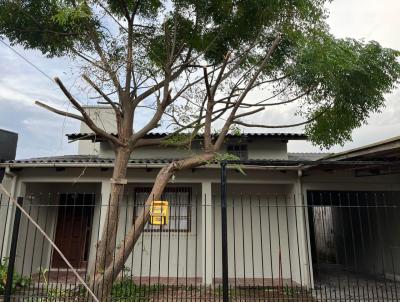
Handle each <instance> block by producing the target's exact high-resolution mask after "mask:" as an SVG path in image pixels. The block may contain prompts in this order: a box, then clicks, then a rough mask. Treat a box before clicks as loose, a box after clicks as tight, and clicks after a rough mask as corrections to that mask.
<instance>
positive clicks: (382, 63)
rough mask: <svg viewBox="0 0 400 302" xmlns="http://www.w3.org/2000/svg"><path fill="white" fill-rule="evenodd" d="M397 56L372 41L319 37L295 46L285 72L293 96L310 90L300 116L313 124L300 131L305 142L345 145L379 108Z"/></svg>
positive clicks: (397, 72) (397, 69)
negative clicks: (302, 131)
mask: <svg viewBox="0 0 400 302" xmlns="http://www.w3.org/2000/svg"><path fill="white" fill-rule="evenodd" d="M398 56H399V52H397V51H394V50H392V49H387V48H383V47H381V46H380V45H379V44H378V43H376V42H369V43H363V42H358V41H356V40H352V39H345V40H344V39H335V38H334V37H332V36H331V35H329V34H327V33H325V32H319V33H318V35H315V36H314V37H308V38H306V39H304V40H303V41H301V43H300V44H299V48H298V49H297V51H296V54H295V56H294V63H293V64H291V65H290V66H289V67H288V68H287V70H286V72H287V73H288V74H289V75H290V76H289V78H290V79H289V81H293V82H294V83H295V85H296V87H297V89H298V90H299V91H310V93H309V95H308V98H307V100H306V101H305V102H304V103H305V104H304V105H305V106H304V107H303V108H302V110H301V111H300V113H302V114H303V115H304V116H305V117H306V118H308V119H313V121H312V122H311V123H310V124H309V125H307V126H306V132H307V134H308V136H309V138H310V139H311V140H312V141H313V142H314V143H315V144H318V145H321V146H324V147H330V146H332V145H334V144H343V143H344V142H345V141H346V140H349V139H350V138H351V131H352V130H353V129H355V128H357V127H360V126H361V125H362V124H363V123H365V122H366V120H367V118H368V117H369V115H370V113H372V112H377V111H379V110H380V108H382V106H383V105H384V94H385V93H388V92H390V91H391V90H392V89H393V87H394V85H395V84H396V82H397V81H398V79H399V77H400V64H399V63H398V61H397V57H398ZM304 108H306V109H304Z"/></svg>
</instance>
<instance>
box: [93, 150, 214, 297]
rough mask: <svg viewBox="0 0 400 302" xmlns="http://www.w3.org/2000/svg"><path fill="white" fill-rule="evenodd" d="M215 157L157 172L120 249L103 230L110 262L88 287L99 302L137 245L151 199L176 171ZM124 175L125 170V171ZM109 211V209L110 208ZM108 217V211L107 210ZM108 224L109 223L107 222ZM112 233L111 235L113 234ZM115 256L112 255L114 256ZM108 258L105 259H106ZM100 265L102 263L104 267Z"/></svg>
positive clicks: (187, 161) (186, 161)
mask: <svg viewBox="0 0 400 302" xmlns="http://www.w3.org/2000/svg"><path fill="white" fill-rule="evenodd" d="M213 157H214V154H212V153H205V154H201V155H197V156H194V157H191V158H188V159H184V160H181V161H177V162H172V163H170V164H168V165H167V166H165V167H164V168H162V169H161V170H160V172H159V173H158V174H157V177H156V179H155V182H154V185H153V188H152V190H151V193H150V195H149V197H148V198H147V200H146V203H145V210H144V211H143V213H142V214H141V215H140V216H139V217H138V218H137V219H136V220H135V223H134V224H133V226H132V227H131V228H130V230H129V231H128V233H127V235H126V236H125V238H124V241H123V242H121V244H119V248H118V249H117V250H115V246H116V244H115V239H116V237H112V238H111V237H107V236H106V237H103V236H104V234H105V232H106V228H105V229H104V230H103V236H102V241H103V238H108V240H107V241H110V240H111V239H113V241H114V242H113V243H111V244H109V245H108V247H110V246H112V247H113V249H112V250H111V248H107V255H108V253H111V254H110V255H111V256H112V258H111V259H112V261H111V262H108V265H106V266H102V267H104V268H105V269H104V270H99V269H96V272H97V273H96V274H95V275H94V277H95V279H94V280H93V279H92V282H91V286H92V288H93V291H94V292H95V294H96V296H97V297H98V298H99V300H100V301H102V302H103V301H107V300H108V299H109V298H110V296H111V289H112V284H113V282H114V281H115V279H116V278H117V277H118V275H119V273H120V272H121V271H122V269H123V267H124V264H125V262H126V260H127V258H128V257H129V255H130V253H131V252H132V250H133V248H134V246H135V244H136V242H137V241H138V239H139V237H140V235H141V234H142V232H143V229H144V227H145V225H146V223H147V221H148V219H149V216H150V211H149V210H150V205H151V203H152V201H153V200H157V199H159V198H160V197H161V194H162V193H163V191H164V189H165V187H166V186H167V184H168V182H169V181H170V179H171V177H172V176H173V175H174V174H175V173H176V172H178V171H180V170H183V169H189V168H192V167H196V166H200V165H202V164H204V163H206V162H207V161H209V160H211V159H212V158H213ZM125 172H126V170H125ZM117 204H118V199H117ZM110 210H111V207H110ZM109 212H110V214H111V211H109ZM115 219H118V214H116V216H115ZM110 222H111V220H110ZM117 223H118V220H117V221H116V222H115V223H114V224H112V225H111V223H110V226H115V229H116V230H117ZM116 230H115V235H116ZM113 234H114V233H113ZM101 244H102V242H100V245H99V248H100V247H101V246H102V245H101ZM114 253H115V254H114ZM107 257H108V256H107ZM107 257H106V260H107ZM104 263H106V262H103V263H102V264H103V265H104Z"/></svg>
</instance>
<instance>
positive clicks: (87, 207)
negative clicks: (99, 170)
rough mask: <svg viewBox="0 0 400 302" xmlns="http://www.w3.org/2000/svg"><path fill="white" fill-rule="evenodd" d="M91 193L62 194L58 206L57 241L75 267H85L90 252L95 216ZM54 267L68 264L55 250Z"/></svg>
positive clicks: (63, 266) (62, 266) (64, 266)
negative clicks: (93, 218)
mask: <svg viewBox="0 0 400 302" xmlns="http://www.w3.org/2000/svg"><path fill="white" fill-rule="evenodd" d="M93 200H94V196H93V195H91V194H61V195H60V205H59V207H58V218H57V228H56V235H55V240H54V241H55V243H56V245H57V246H58V247H59V249H60V250H61V251H62V253H63V254H64V255H65V257H66V258H67V259H68V261H69V262H70V263H71V264H72V265H73V266H74V267H75V268H81V267H85V265H86V262H87V257H88V253H89V245H90V234H91V232H90V230H91V224H92V216H93ZM52 267H53V268H66V267H67V264H66V263H65V261H64V260H63V259H62V258H61V257H60V255H59V254H58V253H57V252H56V251H53V260H52Z"/></svg>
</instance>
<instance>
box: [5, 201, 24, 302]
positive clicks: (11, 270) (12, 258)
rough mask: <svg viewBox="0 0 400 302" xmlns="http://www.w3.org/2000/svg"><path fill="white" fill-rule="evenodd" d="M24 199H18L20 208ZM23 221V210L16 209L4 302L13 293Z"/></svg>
mask: <svg viewBox="0 0 400 302" xmlns="http://www.w3.org/2000/svg"><path fill="white" fill-rule="evenodd" d="M23 201H24V199H23V197H18V198H17V202H18V204H19V205H20V206H22V203H23ZM20 221H21V210H20V209H19V208H18V207H16V210H15V218H14V226H13V233H12V238H11V247H10V256H9V259H8V270H7V281H6V286H5V288H4V302H10V301H11V291H12V283H13V275H14V265H15V255H16V253H17V242H18V233H19V224H20Z"/></svg>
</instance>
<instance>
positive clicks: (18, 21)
mask: <svg viewBox="0 0 400 302" xmlns="http://www.w3.org/2000/svg"><path fill="white" fill-rule="evenodd" d="M77 3H79V4H78V5H77V6H72V5H71V3H70V1H52V0H43V1H12V0H5V1H1V2H0V35H4V36H6V37H7V38H8V39H9V40H10V41H11V43H13V44H21V45H23V46H24V47H25V48H30V49H38V50H40V51H41V52H42V53H43V54H45V55H47V56H49V57H52V56H61V55H65V54H66V53H68V52H69V50H71V49H72V47H73V46H74V44H75V43H79V44H80V46H81V47H88V42H87V39H86V36H85V35H86V34H87V32H88V29H89V25H90V26H93V25H94V24H95V22H94V20H93V19H92V15H91V11H90V8H89V6H88V5H87V4H86V2H85V1H77Z"/></svg>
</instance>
